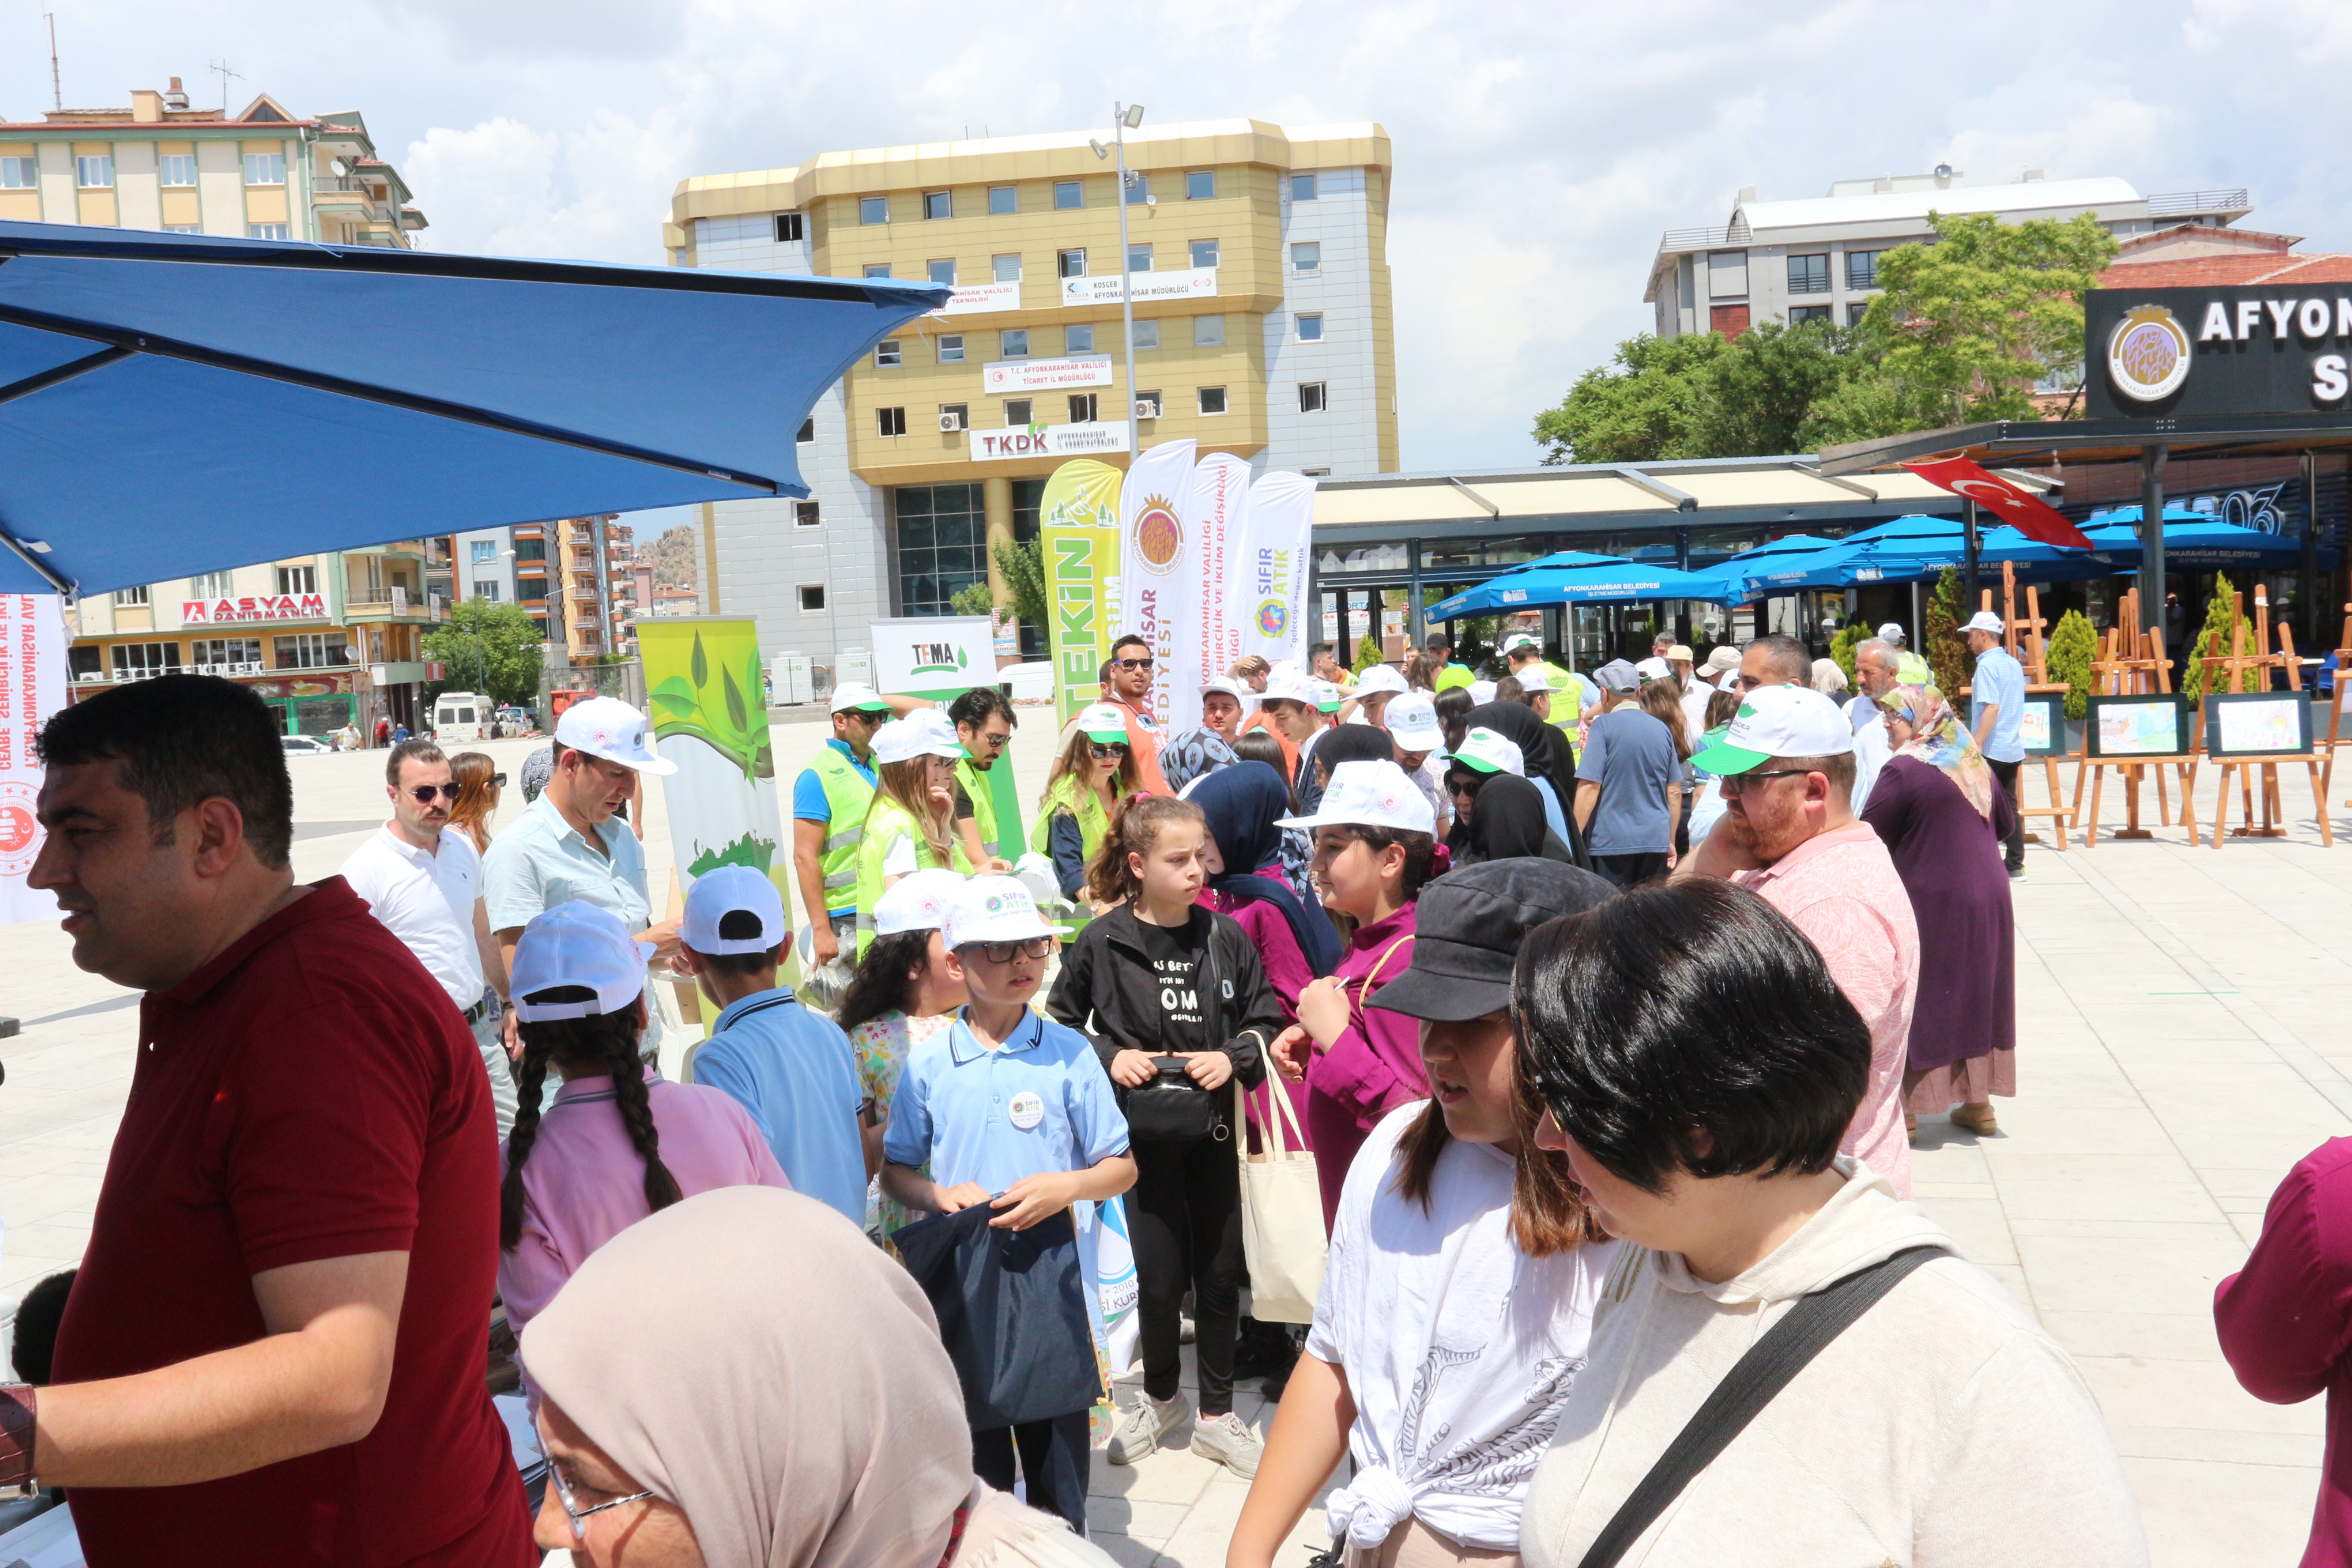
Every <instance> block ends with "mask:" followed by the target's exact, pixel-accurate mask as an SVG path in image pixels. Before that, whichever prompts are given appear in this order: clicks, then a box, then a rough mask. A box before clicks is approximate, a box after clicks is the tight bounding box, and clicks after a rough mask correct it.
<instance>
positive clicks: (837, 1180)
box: [678, 866, 869, 1227]
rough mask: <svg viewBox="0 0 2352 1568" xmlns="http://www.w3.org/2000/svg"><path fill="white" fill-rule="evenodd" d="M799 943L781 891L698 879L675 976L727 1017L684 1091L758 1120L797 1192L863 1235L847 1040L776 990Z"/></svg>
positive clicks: (754, 882)
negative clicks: (716, 1099) (791, 942)
mask: <svg viewBox="0 0 2352 1568" xmlns="http://www.w3.org/2000/svg"><path fill="white" fill-rule="evenodd" d="M791 934H792V928H791V927H790V926H789V925H788V924H786V922H785V919H784V900H783V897H782V895H781V894H780V893H778V892H777V891H776V885H775V884H774V883H773V882H771V881H770V880H768V879H767V878H766V877H764V876H762V875H761V873H760V872H759V871H757V870H755V869H753V868H751V867H749V866H719V867H715V868H712V869H711V870H709V871H707V872H705V873H703V875H702V876H700V877H698V878H697V879H695V883H694V888H693V890H692V891H690V892H688V894H687V896H686V915H685V918H684V919H683V920H682V921H680V922H679V926H678V945H679V947H680V948H681V949H682V950H683V951H682V953H681V956H680V959H679V962H678V967H679V968H681V969H684V970H686V971H687V972H688V973H690V974H693V975H696V976H698V978H699V979H700V980H701V982H702V988H703V989H704V990H705V991H708V992H709V993H710V994H711V997H712V998H713V999H714V1000H715V1001H717V1002H718V1003H719V1006H720V1007H721V1008H722V1009H723V1011H721V1012H720V1013H719V1017H718V1020H717V1022H715V1023H713V1024H712V1025H711V1026H710V1037H709V1039H707V1040H705V1041H703V1042H702V1043H701V1044H700V1045H698V1046H696V1047H694V1048H693V1049H692V1050H690V1051H689V1052H688V1053H687V1058H686V1068H685V1074H684V1076H685V1079H686V1081H687V1082H688V1083H699V1084H707V1085H709V1087H710V1088H713V1089H722V1090H724V1091H725V1092H726V1093H727V1094H728V1095H729V1096H730V1098H732V1099H733V1100H736V1101H738V1102H739V1103H740V1104H741V1106H742V1107H743V1109H744V1110H748V1111H750V1112H751V1120H752V1121H754V1122H755V1123H757V1124H758V1126H759V1129H760V1135H761V1137H762V1138H764V1139H766V1140H767V1142H768V1148H769V1149H770V1151H771V1152H773V1153H774V1154H775V1156H776V1163H777V1164H779V1165H782V1167H783V1168H784V1175H785V1176H786V1177H787V1178H788V1179H789V1180H790V1181H791V1182H792V1184H793V1189H794V1190H795V1191H797V1192H802V1193H805V1194H808V1195H809V1196H810V1197H813V1198H814V1199H816V1200H817V1201H818V1202H820V1203H823V1204H825V1205H829V1206H831V1207H833V1208H835V1209H837V1210H839V1211H840V1212H841V1213H842V1214H843V1215H846V1216H847V1217H848V1219H849V1221H850V1223H851V1224H853V1225H856V1226H861V1227H862V1226H864V1225H865V1223H866V1177H867V1176H868V1174H869V1173H868V1171H867V1170H866V1144H865V1137H864V1134H863V1133H862V1132H861V1131H859V1125H858V1122H859V1118H860V1116H861V1114H862V1113H863V1111H864V1110H865V1108H866V1095H865V1091H864V1090H863V1089H861V1088H860V1087H859V1085H858V1081H857V1062H856V1058H855V1057H853V1056H852V1055H851V1054H850V1049H849V1037H848V1036H846V1035H845V1034H843V1033H842V1032H841V1030H840V1029H839V1028H837V1027H835V1025H834V1023H833V1021H832V1020H831V1019H829V1018H826V1017H824V1016H821V1015H818V1014H816V1013H812V1012H811V1011H809V1010H808V1009H807V1008H806V1007H804V1006H803V1005H801V1003H800V1000H799V998H798V997H796V996H794V995H793V994H792V992H791V991H790V990H786V989H780V988H779V987H778V986H777V984H776V959H777V955H778V953H777V950H778V949H779V948H780V947H781V946H782V943H783V942H785V941H787V940H788V939H789V938H790V936H791Z"/></svg>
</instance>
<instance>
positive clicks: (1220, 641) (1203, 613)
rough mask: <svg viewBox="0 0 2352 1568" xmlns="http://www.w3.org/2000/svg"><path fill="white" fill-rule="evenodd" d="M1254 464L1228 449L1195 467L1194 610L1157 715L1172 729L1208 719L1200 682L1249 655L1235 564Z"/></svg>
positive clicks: (1190, 505) (1189, 562)
mask: <svg viewBox="0 0 2352 1568" xmlns="http://www.w3.org/2000/svg"><path fill="white" fill-rule="evenodd" d="M1249 496H1250V471H1249V464H1248V463H1246V462H1244V460H1243V459H1241V458H1236V457H1234V456H1233V455H1232V454H1230V453H1226V452H1212V453H1210V454H1209V455H1208V456H1207V457H1205V458H1202V459H1201V461H1200V463H1199V465H1198V466H1197V467H1195V468H1193V469H1192V489H1191V490H1190V491H1189V492H1188V497H1187V500H1186V501H1185V507H1184V532H1185V536H1186V537H1185V554H1186V558H1187V559H1186V561H1185V570H1184V571H1183V572H1181V573H1180V576H1182V577H1184V578H1186V579H1188V581H1187V584H1186V588H1185V593H1186V595H1187V596H1189V597H1190V598H1191V599H1192V608H1191V612H1190V613H1189V614H1187V615H1184V616H1182V618H1181V620H1180V621H1179V622H1178V626H1177V637H1176V654H1175V660H1174V662H1175V667H1176V668H1174V669H1173V670H1171V671H1170V676H1169V679H1170V681H1171V684H1170V686H1169V689H1168V700H1167V704H1166V706H1164V707H1162V708H1160V709H1159V710H1158V713H1157V716H1158V717H1159V719H1160V722H1161V724H1162V725H1164V726H1165V727H1166V729H1167V731H1168V732H1169V733H1171V734H1175V735H1181V734H1182V733H1183V732H1184V731H1187V730H1193V729H1198V728H1199V727H1200V723H1201V683H1202V681H1204V680H1206V679H1209V678H1210V677H1211V676H1213V675H1223V674H1224V673H1225V671H1227V670H1228V669H1231V668H1233V665H1234V660H1235V659H1237V658H1240V657H1241V653H1242V623H1243V620H1244V617H1245V616H1246V615H1247V613H1248V610H1247V606H1246V605H1244V603H1243V600H1242V595H1240V594H1239V593H1237V592H1235V591H1234V583H1235V581H1236V579H1235V576H1234V564H1235V563H1236V562H1237V561H1238V559H1239V556H1238V554H1237V553H1236V552H1238V551H1239V550H1240V548H1241V544H1242V537H1243V534H1244V531H1245V530H1246V528H1247V526H1248V516H1249Z"/></svg>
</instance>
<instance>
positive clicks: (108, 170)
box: [74, 153, 114, 191]
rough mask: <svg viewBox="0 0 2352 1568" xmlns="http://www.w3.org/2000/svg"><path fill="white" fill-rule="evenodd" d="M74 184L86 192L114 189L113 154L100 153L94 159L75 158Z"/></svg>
mask: <svg viewBox="0 0 2352 1568" xmlns="http://www.w3.org/2000/svg"><path fill="white" fill-rule="evenodd" d="M74 183H75V184H78V185H79V186H81V187H82V189H84V190H86V191H89V190H96V191H110V190H112V189H113V188H114V154H113V153H99V154H98V155H97V156H96V157H91V158H76V159H75V160H74Z"/></svg>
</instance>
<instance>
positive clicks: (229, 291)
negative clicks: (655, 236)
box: [0, 223, 948, 594]
mask: <svg viewBox="0 0 2352 1568" xmlns="http://www.w3.org/2000/svg"><path fill="white" fill-rule="evenodd" d="M947 296H948V290H947V289H944V288H941V287H937V286H933V285H929V284H913V283H893V282H889V281H886V280H880V279H856V280H852V279H828V278H805V277H781V276H770V275H765V274H757V275H755V274H748V273H730V272H715V271H705V270H701V269H698V268H636V267H614V266H600V265H590V264H585V263H574V262H549V261H513V260H499V259H493V258H485V257H470V256H443V255H436V254H429V253H422V252H415V251H404V250H391V249H374V248H367V247H355V248H352V249H335V248H330V247H324V246H314V245H295V244H284V243H276V242H269V241H260V240H243V239H215V238H211V237H201V236H194V235H173V234H153V233H146V232H142V231H138V230H131V229H103V228H95V227H75V226H60V225H48V224H26V223H0V547H5V548H0V591H5V592H46V591H51V590H57V591H63V592H68V593H78V594H94V593H101V592H105V591H107V590H110V589H113V588H121V587H129V586H131V585H134V584H142V583H152V582H155V581H157V580H159V579H164V578H170V577H177V576H187V575H191V574H196V573H200V572H208V571H214V570H217V569H220V568H222V567H226V566H234V565H240V564H243V563H248V562H254V561H268V560H273V559H276V558H278V557H281V556H286V555H297V554H310V553H312V552H318V551H322V550H339V549H350V548H356V547H359V546H362V545H369V544H381V543H384V542H389V541H392V540H397V539H413V538H415V537H416V536H418V535H420V534H425V533H454V532H460V531H466V530H469V529H478V528H490V527H497V526H501V525H504V524H507V523H515V522H531V521H544V520H547V519H551V518H560V517H572V516H579V515H583V514H587V513H593V512H604V511H631V510H640V509H644V508H648V507H663V506H675V505H678V504H681V503H684V502H689V501H708V500H736V499H743V498H756V497H775V496H804V495H806V494H807V493H808V487H807V486H806V485H805V484H803V482H802V479H801V474H800V467H799V464H798V462H797V460H796V459H795V457H794V452H793V447H794V437H795V436H796V435H797V433H798V431H799V429H800V427H801V425H802V423H803V420H805V419H806V418H807V417H808V414H809V410H810V407H811V406H812V405H814V403H815V401H816V399H817V397H818V396H819V395H821V394H822V393H823V392H824V389H825V388H826V387H827V386H829V385H831V384H833V382H834V381H835V380H836V379H838V378H839V376H840V375H841V374H842V373H843V372H844V371H845V370H846V369H847V368H848V367H849V366H850V365H851V364H852V363H856V360H857V358H858V357H859V356H860V355H861V354H863V353H865V352H866V349H867V348H868V347H869V346H870V345H871V344H872V343H873V342H875V341H876V340H877V339H878V338H880V337H881V336H882V335H883V334H884V333H886V332H887V331H890V330H892V329H893V328H895V327H898V326H899V325H900V324H902V323H904V322H906V321H910V320H912V319H913V318H914V317H916V316H918V315H919V314H921V313H922V312H923V311H925V310H931V309H933V308H936V307H937V306H939V305H940V304H941V303H943V302H944V301H945V300H946V299H947Z"/></svg>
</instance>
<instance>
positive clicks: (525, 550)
mask: <svg viewBox="0 0 2352 1568" xmlns="http://www.w3.org/2000/svg"><path fill="white" fill-rule="evenodd" d="M812 439H814V437H812ZM515 559H516V560H518V561H544V560H546V559H547V541H545V540H544V539H523V538H520V537H518V538H517V539H516V540H515ZM278 570H279V571H281V572H282V571H284V570H285V568H283V567H280V568H278ZM303 570H305V571H308V570H309V568H308V567H305V568H303ZM285 591H286V590H284V589H283V588H280V589H279V590H278V592H279V593H281V594H282V593H284V592H285Z"/></svg>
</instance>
